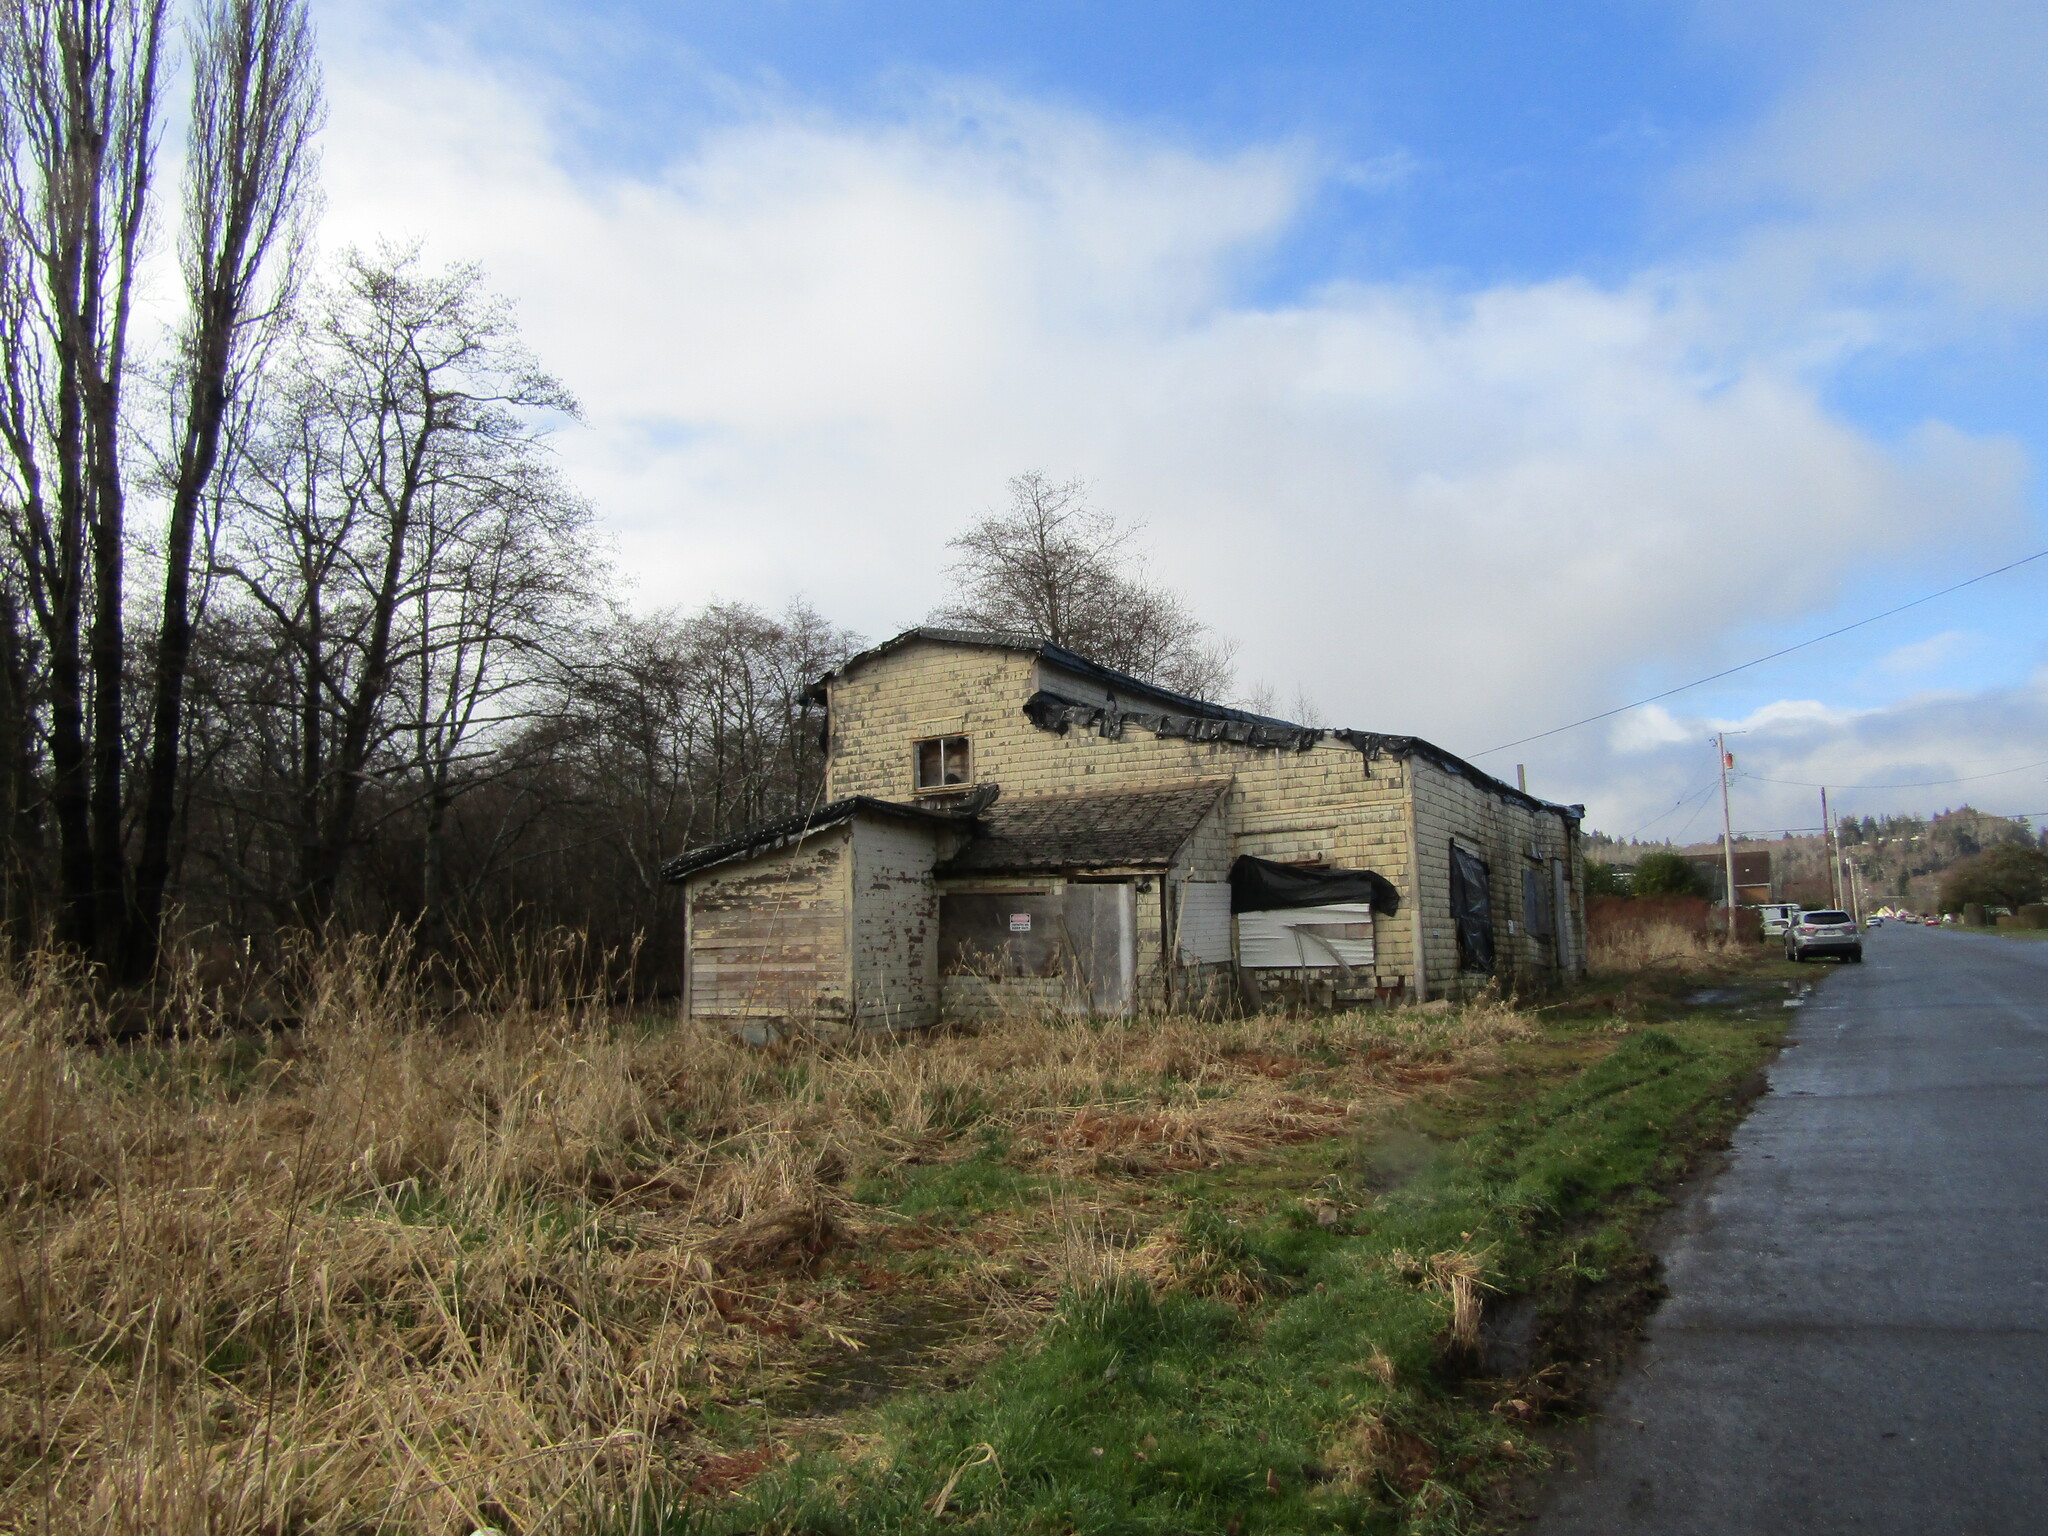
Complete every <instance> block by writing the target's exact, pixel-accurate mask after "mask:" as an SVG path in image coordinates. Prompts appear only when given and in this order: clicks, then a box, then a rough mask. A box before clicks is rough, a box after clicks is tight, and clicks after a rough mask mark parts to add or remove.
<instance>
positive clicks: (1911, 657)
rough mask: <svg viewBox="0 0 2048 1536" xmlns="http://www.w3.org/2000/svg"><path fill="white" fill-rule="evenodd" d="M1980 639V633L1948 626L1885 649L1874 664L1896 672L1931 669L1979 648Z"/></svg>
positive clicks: (1882, 668) (1883, 669)
mask: <svg viewBox="0 0 2048 1536" xmlns="http://www.w3.org/2000/svg"><path fill="white" fill-rule="evenodd" d="M1983 643H1984V637H1983V636H1982V635H1978V634H1973V633H1971V632H1969V631H1967V630H1961V629H1947V630H1943V631H1942V632H1941V633H1940V634H1938V635H1929V636H1928V637H1927V638H1926V639H1925V640H1915V641H1914V642H1913V643H1912V644H1910V645H1902V646H1899V647H1898V648H1897V649H1896V650H1892V651H1888V652H1886V653H1885V654H1884V655H1883V656H1880V657H1879V658H1878V659H1877V666H1878V667H1879V669H1881V670H1882V671H1885V672H1892V673H1899V674H1911V673H1915V672H1932V671H1934V670H1935V669H1936V668H1938V667H1944V666H1947V665H1948V664H1949V663H1950V662H1953V661H1955V660H1957V659H1958V658H1959V657H1962V656H1966V655H1968V654H1970V653H1971V652H1972V651H1975V650H1977V649H1979V648H1980V647H1981V646H1982V645H1983Z"/></svg>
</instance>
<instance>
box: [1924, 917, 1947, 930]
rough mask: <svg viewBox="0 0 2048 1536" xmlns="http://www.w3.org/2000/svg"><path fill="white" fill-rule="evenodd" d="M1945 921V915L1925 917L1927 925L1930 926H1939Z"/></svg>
mask: <svg viewBox="0 0 2048 1536" xmlns="http://www.w3.org/2000/svg"><path fill="white" fill-rule="evenodd" d="M1947 921H1948V919H1947V918H1945V917H1930V918H1928V919H1927V926H1928V927H1930V928H1939V927H1940V926H1941V925H1942V924H1943V923H1945V922H1947Z"/></svg>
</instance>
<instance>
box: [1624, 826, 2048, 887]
mask: <svg viewBox="0 0 2048 1536" xmlns="http://www.w3.org/2000/svg"><path fill="white" fill-rule="evenodd" d="M1839 826H1840V830H1841V839H1842V852H1843V854H1844V855H1845V856H1846V857H1847V858H1848V859H1849V860H1850V862H1851V863H1853V864H1854V865H1855V866H1856V867H1857V869H1859V870H1860V871H1861V872H1862V879H1863V891H1864V899H1865V901H1866V903H1868V904H1870V905H1884V904H1888V903H1893V904H1899V905H1904V906H1909V907H1932V906H1933V905H1934V903H1935V898H1936V894H1937V890H1938V888H1939V886H1940V884H1941V876H1942V874H1943V872H1944V871H1946V870H1947V869H1948V868H1949V866H1950V865H1952V864H1955V863H1956V862H1958V861H1959V860H1962V859H1966V858H1968V857H1969V856H1970V855H1971V854H1973V853H1981V852H1983V850H1985V849H1986V848H1991V847H1996V846H1997V845H1998V844H2000V843H2020V844H2024V845H2026V846H2029V847H2039V846H2048V834H2044V835H2043V836H2041V837H2038V838H2037V837H2036V836H2035V834H2034V832H2033V829H2032V828H2031V827H2029V826H2028V824H2027V823H2026V822H2024V821H2017V820H2014V819H2013V818H2011V817H2008V816H1993V815H1991V814H1989V813H1988V812H1985V811H1980V810H1977V809H1975V808H1974V807H1971V806H1967V805H1963V806H1958V807H1956V808H1955V809H1954V810H1951V811H1943V812H1941V813H1940V814H1939V815H1937V816H1932V817H1927V816H1885V817H1872V816H1865V817H1862V818H1860V819H1859V818H1857V817H1854V816H1844V817H1843V818H1842V819H1841V822H1840V823H1839ZM1735 847H1736V851H1737V852H1745V853H1746V852H1750V851H1762V852H1768V853H1769V854H1770V855H1771V865H1772V877H1773V880H1774V882H1775V884H1776V885H1777V889H1778V896H1779V898H1780V899H1781V900H1784V901H1797V902H1802V903H1804V904H1805V905H1807V906H1818V905H1822V904H1825V903H1826V902H1829V901H1831V900H1833V896H1832V895H1831V893H1830V890H1829V886H1828V864H1827V851H1826V849H1825V847H1824V845H1823V843H1822V839H1821V837H1820V835H1819V834H1818V833H1808V834H1806V835H1804V836H1790V835H1788V836H1785V837H1781V838H1770V839H1760V838H1738V839H1737V840H1736V843H1735ZM1720 848H1721V843H1720V839H1719V838H1715V839H1713V840H1711V841H1708V842H1698V843H1677V844H1673V843H1640V842H1621V841H1618V840H1616V839H1614V838H1611V837H1607V836H1605V835H1604V834H1602V833H1599V832H1592V831H1589V832H1587V834H1586V857H1588V858H1589V859H1597V860H1599V861H1600V862H1602V863H1606V864H1614V865H1619V866H1623V867H1627V866H1631V865H1633V864H1634V863H1635V862H1636V860H1637V859H1638V858H1640V857H1641V856H1642V855H1643V854H1645V853H1647V852H1649V851H1650V850H1652V849H1670V850H1672V851H1673V852H1676V853H1683V854H1712V853H1718V852H1719V851H1720Z"/></svg>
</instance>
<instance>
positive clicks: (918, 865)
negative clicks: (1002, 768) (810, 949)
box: [851, 818, 950, 1029]
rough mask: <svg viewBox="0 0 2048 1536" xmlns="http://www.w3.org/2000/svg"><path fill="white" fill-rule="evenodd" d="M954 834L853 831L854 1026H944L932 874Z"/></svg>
mask: <svg viewBox="0 0 2048 1536" xmlns="http://www.w3.org/2000/svg"><path fill="white" fill-rule="evenodd" d="M949 836H950V835H949V834H945V833H937V832H934V831H933V830H932V829H928V828H924V827H918V826H914V825H909V824H906V823H902V822H895V821H885V820H881V819H879V818H862V819H861V820H858V821H856V822H855V823H854V825H853V904H852V924H851V943H852V961H853V993H854V1009H853V1012H854V1021H855V1023H856V1024H857V1025H858V1026H859V1027H860V1028H862V1029H908V1028H916V1027H920V1026H923V1025H927V1024H933V1023H936V1022H937V1021H938V1016H939V985H938V975H939V894H938V889H937V887H936V886H935V885H933V883H932V866H933V864H934V863H935V862H936V861H937V858H938V855H939V854H940V853H942V852H944V851H946V850H945V849H944V848H943V847H941V846H940V842H939V840H940V838H944V837H949Z"/></svg>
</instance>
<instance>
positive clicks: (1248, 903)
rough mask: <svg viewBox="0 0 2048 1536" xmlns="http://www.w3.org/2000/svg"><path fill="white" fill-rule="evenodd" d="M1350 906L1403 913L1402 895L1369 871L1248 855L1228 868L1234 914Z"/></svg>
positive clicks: (1231, 904)
mask: <svg viewBox="0 0 2048 1536" xmlns="http://www.w3.org/2000/svg"><path fill="white" fill-rule="evenodd" d="M1481 889H1484V887H1483V886H1482V887H1481ZM1348 902H1369V903H1371V905H1372V909H1373V911H1374V912H1375V913H1377V914H1379V915H1381V916H1383V917H1392V916H1393V915H1394V914H1395V913H1396V912H1398V911H1400V910H1401V893H1400V892H1399V891H1397V890H1395V889H1394V882H1393V881H1391V880H1389V879H1387V877H1386V876H1384V875H1377V874H1374V873H1373V872H1372V871H1371V870H1369V869H1317V868H1314V867H1310V866H1304V865H1300V864H1275V863H1274V862H1273V861H1272V860H1270V859H1255V858H1253V857H1251V856H1250V855H1249V854H1246V855H1244V856H1243V857H1241V858H1240V859H1238V861H1237V862H1236V863H1235V864H1233V865H1231V866H1230V910H1231V911H1232V912H1274V911H1278V910H1280V909H1282V908H1285V907H1330V906H1339V905H1343V904H1345V903H1348Z"/></svg>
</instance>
